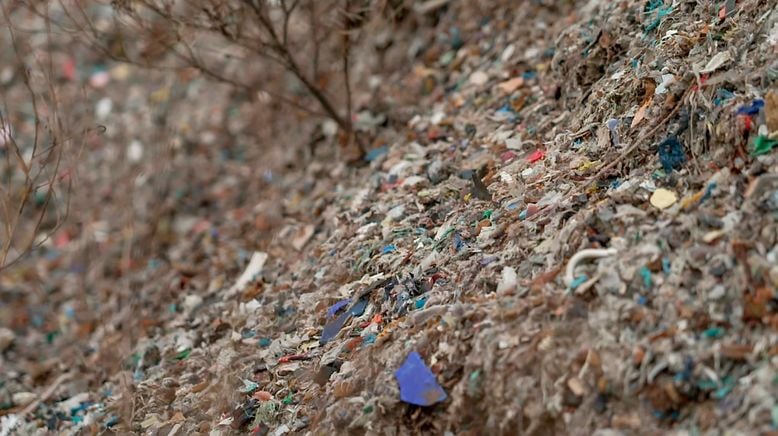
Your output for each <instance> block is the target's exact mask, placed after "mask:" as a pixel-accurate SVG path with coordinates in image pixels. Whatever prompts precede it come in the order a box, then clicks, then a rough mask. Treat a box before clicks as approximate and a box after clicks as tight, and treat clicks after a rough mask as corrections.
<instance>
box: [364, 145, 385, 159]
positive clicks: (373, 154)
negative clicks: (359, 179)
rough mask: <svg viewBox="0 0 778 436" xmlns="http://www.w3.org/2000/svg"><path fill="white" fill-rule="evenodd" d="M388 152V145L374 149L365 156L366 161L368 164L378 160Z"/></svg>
mask: <svg viewBox="0 0 778 436" xmlns="http://www.w3.org/2000/svg"><path fill="white" fill-rule="evenodd" d="M388 152H389V147H387V146H386V145H384V146H381V147H378V148H374V149H372V150H370V151H368V152H367V154H365V160H366V161H367V162H373V161H374V160H376V159H378V158H379V157H381V156H383V155H385V154H386V153H388Z"/></svg>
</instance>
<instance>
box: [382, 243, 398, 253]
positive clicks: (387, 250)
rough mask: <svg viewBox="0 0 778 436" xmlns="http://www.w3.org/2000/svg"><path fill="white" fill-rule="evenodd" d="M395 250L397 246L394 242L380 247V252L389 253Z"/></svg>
mask: <svg viewBox="0 0 778 436" xmlns="http://www.w3.org/2000/svg"><path fill="white" fill-rule="evenodd" d="M395 250H397V247H395V245H394V244H389V245H387V246H385V247H384V248H383V249H381V254H389V253H391V252H393V251H395Z"/></svg>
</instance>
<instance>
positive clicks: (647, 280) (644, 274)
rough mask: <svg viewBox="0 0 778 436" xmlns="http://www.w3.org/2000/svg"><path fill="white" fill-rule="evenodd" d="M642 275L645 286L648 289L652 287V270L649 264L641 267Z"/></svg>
mask: <svg viewBox="0 0 778 436" xmlns="http://www.w3.org/2000/svg"><path fill="white" fill-rule="evenodd" d="M640 276H641V277H643V286H644V287H645V288H646V289H651V286H652V280H651V270H649V269H648V267H647V266H645V265H643V266H642V267H640Z"/></svg>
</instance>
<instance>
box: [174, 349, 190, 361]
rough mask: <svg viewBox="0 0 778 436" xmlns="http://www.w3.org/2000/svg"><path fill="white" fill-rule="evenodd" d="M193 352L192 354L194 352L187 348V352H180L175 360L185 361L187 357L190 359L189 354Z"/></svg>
mask: <svg viewBox="0 0 778 436" xmlns="http://www.w3.org/2000/svg"><path fill="white" fill-rule="evenodd" d="M191 352H192V350H191V349H189V348H187V349H186V350H184V351H181V352H179V353H178V354H176V355H175V356H174V357H173V359H175V360H184V359H186V358H187V357H189V353H191Z"/></svg>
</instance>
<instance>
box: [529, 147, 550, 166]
mask: <svg viewBox="0 0 778 436" xmlns="http://www.w3.org/2000/svg"><path fill="white" fill-rule="evenodd" d="M544 157H546V152H545V151H544V150H540V149H538V150H535V151H533V152H532V154H530V155H529V157H528V158H527V161H528V162H529V163H535V162H537V161H539V160H542V159H543V158H544Z"/></svg>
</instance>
